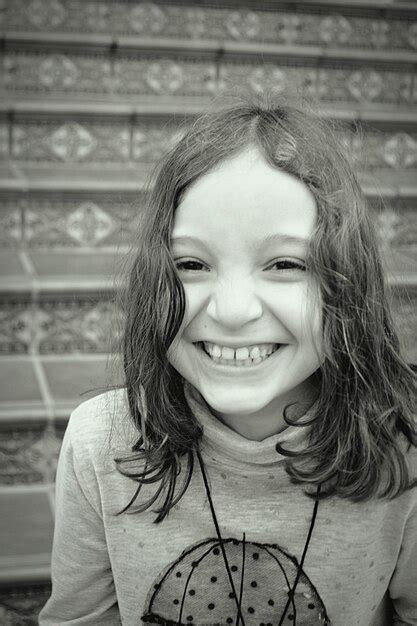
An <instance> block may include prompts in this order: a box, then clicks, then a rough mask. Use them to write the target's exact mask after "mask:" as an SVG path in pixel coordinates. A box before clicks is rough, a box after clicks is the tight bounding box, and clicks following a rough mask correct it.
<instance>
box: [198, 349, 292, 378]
mask: <svg viewBox="0 0 417 626" xmlns="http://www.w3.org/2000/svg"><path fill="white" fill-rule="evenodd" d="M271 343H272V342H271ZM275 343H277V342H275ZM287 345H288V344H281V347H280V348H278V350H275V352H273V353H272V354H271V355H270V356H269V357H268V358H267V359H265V360H264V361H262V362H261V363H258V364H257V365H250V366H246V367H245V366H241V367H236V365H225V364H224V363H215V362H214V361H213V360H212V359H211V358H210V357H209V356H208V354H206V353H205V352H204V350H203V349H202V348H200V347H199V346H198V345H196V344H193V346H194V348H195V349H196V351H197V352H198V354H199V356H200V358H201V360H202V362H203V363H204V364H205V365H207V366H209V367H210V369H211V371H215V372H217V373H220V374H225V373H226V372H227V374H228V375H230V376H238V377H241V376H250V375H251V374H254V373H256V372H262V371H263V370H264V369H266V368H267V367H268V365H269V364H272V363H273V362H275V361H276V359H278V358H279V355H280V353H281V352H282V350H283V348H285V347H286V346H287Z"/></svg>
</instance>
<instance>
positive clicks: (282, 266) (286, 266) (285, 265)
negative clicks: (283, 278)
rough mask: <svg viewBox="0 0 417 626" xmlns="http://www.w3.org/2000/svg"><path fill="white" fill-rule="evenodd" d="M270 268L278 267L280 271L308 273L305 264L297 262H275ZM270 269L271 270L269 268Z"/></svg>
mask: <svg viewBox="0 0 417 626" xmlns="http://www.w3.org/2000/svg"><path fill="white" fill-rule="evenodd" d="M269 267H272V268H274V267H276V268H277V269H278V270H284V271H285V270H301V271H302V272H305V271H306V266H305V265H304V263H301V262H300V263H297V262H296V261H289V260H288V261H287V260H283V261H275V263H273V264H272V265H270V266H269ZM267 269H269V268H267Z"/></svg>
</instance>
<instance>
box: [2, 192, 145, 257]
mask: <svg viewBox="0 0 417 626" xmlns="http://www.w3.org/2000/svg"><path fill="white" fill-rule="evenodd" d="M2 202H3V201H2V199H1V197H0V207H1V205H2ZM4 202H5V203H6V204H7V200H5V201H4ZM145 202H146V196H145V194H144V193H137V194H129V193H123V194H119V195H117V194H116V195H115V194H112V193H108V194H103V195H100V194H94V193H90V194H84V195H81V194H79V195H73V194H68V195H62V194H58V195H54V194H45V195H41V196H39V195H35V194H31V196H30V198H29V199H24V198H23V197H17V198H15V199H14V200H13V203H14V206H16V207H18V210H22V211H23V215H24V222H23V224H24V225H23V229H24V230H23V238H24V241H25V243H26V244H27V245H28V246H29V247H30V248H39V247H46V248H53V247H56V246H65V247H70V248H72V247H77V246H89V247H98V246H118V245H123V244H130V243H132V240H133V238H134V234H135V232H136V231H137V229H138V221H139V216H140V214H141V212H142V210H143V208H144V204H145ZM0 211H1V208H0ZM0 214H1V213H0Z"/></svg>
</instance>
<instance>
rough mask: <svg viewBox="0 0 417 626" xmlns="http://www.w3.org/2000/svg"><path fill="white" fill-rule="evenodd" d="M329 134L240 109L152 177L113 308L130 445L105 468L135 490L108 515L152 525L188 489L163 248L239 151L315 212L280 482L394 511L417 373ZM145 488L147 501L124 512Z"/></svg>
mask: <svg viewBox="0 0 417 626" xmlns="http://www.w3.org/2000/svg"><path fill="white" fill-rule="evenodd" d="M336 130H337V127H336V126H335V125H334V124H331V123H330V122H324V121H323V120H321V119H320V118H319V116H318V115H317V114H315V113H314V112H312V111H311V110H310V108H307V107H305V106H304V105H302V106H300V105H298V104H297V105H294V104H288V103H287V102H286V101H285V100H282V101H277V99H276V98H274V101H273V102H272V101H271V100H269V101H268V100H263V101H257V102H255V103H253V102H248V101H239V103H238V104H234V105H233V106H230V107H228V108H226V109H222V110H221V111H214V112H213V111H211V112H208V113H206V114H205V115H202V116H201V117H199V118H198V119H197V120H196V121H194V123H193V124H192V125H191V127H190V128H189V129H188V130H187V131H186V132H185V134H184V136H183V137H182V138H181V139H180V140H179V142H178V143H177V145H176V146H175V147H174V148H173V149H171V150H170V151H169V152H168V153H167V154H166V156H165V158H164V159H163V160H162V162H161V163H160V164H159V167H158V169H157V170H156V174H155V177H154V184H153V186H152V189H151V192H150V194H149V200H148V203H147V206H146V208H145V211H144V213H143V219H142V223H141V227H140V231H139V232H138V233H137V240H136V244H137V247H136V249H135V258H134V260H133V263H132V264H131V268H130V275H129V277H128V280H127V281H126V288H125V289H124V291H123V292H122V296H121V306H122V309H123V311H124V322H123V323H124V331H123V336H122V346H121V352H122V355H123V366H124V375H125V385H124V387H125V388H126V393H127V399H128V406H129V412H130V419H131V420H132V421H133V424H134V426H135V428H136V429H137V432H138V439H137V442H136V443H135V444H134V445H133V446H132V449H131V453H130V454H128V455H127V456H125V457H118V458H116V459H114V461H115V464H116V467H117V470H118V471H119V472H120V473H121V474H123V475H125V476H129V477H130V478H131V479H132V480H133V481H136V482H137V483H138V488H137V490H136V493H135V494H134V496H133V498H132V499H131V501H130V502H129V503H128V504H127V505H126V507H125V508H124V509H123V510H122V511H119V512H118V513H117V514H116V515H120V514H121V513H124V512H126V511H127V512H128V513H138V512H141V511H145V510H146V509H148V508H150V507H151V506H152V505H153V504H154V503H155V502H156V501H157V499H158V498H161V500H160V501H159V504H160V505H159V506H158V508H156V509H154V510H153V512H154V513H156V514H157V517H156V519H155V520H154V523H159V522H161V521H162V520H163V519H164V518H165V517H166V516H167V515H168V514H169V511H170V509H171V508H172V507H173V506H174V505H175V504H176V503H177V502H178V501H179V500H180V499H181V497H182V496H183V494H184V493H185V491H186V489H187V487H188V485H189V483H190V480H191V476H192V473H193V463H194V451H195V450H196V449H198V447H199V443H200V440H201V437H202V427H201V426H200V424H199V423H198V421H197V419H196V417H195V416H194V415H193V413H192V412H191V409H190V408H189V406H188V403H187V401H186V398H185V395H184V384H185V382H186V381H185V380H184V378H183V377H182V376H181V375H180V374H179V373H178V372H177V371H176V370H175V369H174V368H173V367H172V366H171V365H170V363H169V361H168V359H167V352H168V349H169V347H170V346H171V344H172V342H173V340H174V338H175V337H176V335H177V333H178V331H179V329H180V326H181V323H182V321H183V318H184V311H185V293H184V289H183V286H182V284H181V281H180V280H179V277H178V275H177V272H176V269H175V266H174V263H173V259H172V255H171V252H170V236H171V232H172V228H173V222H174V217H175V210H176V207H177V206H178V204H179V202H180V200H181V197H182V194H183V193H184V191H185V190H186V189H187V188H188V187H189V186H190V185H191V184H192V183H193V182H194V181H196V180H197V179H199V178H200V177H201V176H203V175H204V174H206V173H207V172H209V171H210V170H211V169H212V168H213V167H214V166H216V165H218V164H219V163H221V162H222V161H224V160H226V159H228V158H229V157H231V156H232V155H235V154H237V153H239V152H240V151H242V150H243V149H244V148H246V147H248V146H256V147H257V148H258V149H259V151H260V153H261V154H262V155H263V157H264V158H265V159H266V161H267V162H268V163H269V164H270V165H272V166H273V167H275V168H278V169H281V170H283V171H285V172H288V173H289V174H292V175H294V176H296V177H297V178H298V179H299V180H301V181H302V182H303V183H305V184H306V185H307V186H308V188H309V189H310V191H311V192H312V193H313V195H314V197H315V200H316V204H317V210H318V218H317V225H316V228H315V232H314V234H313V237H312V240H311V242H310V247H309V252H308V257H307V259H306V261H307V268H308V271H309V272H310V273H311V274H312V275H313V276H314V277H315V278H316V280H317V283H318V285H319V290H320V294H321V300H322V307H323V322H322V335H323V345H324V350H323V351H324V360H323V363H322V365H321V367H320V369H319V371H318V372H317V374H318V380H319V384H318V387H319V391H318V399H317V401H316V403H315V404H314V412H313V414H312V415H311V417H310V418H309V420H308V422H307V423H306V422H303V423H302V426H301V427H305V426H308V438H307V440H308V444H307V445H306V447H305V449H304V450H302V451H299V452H291V451H289V450H285V449H283V448H280V447H279V446H278V447H277V451H278V452H280V453H281V454H284V455H285V456H286V461H285V467H286V472H287V474H288V475H289V476H290V478H291V480H292V482H294V483H298V484H303V485H304V487H305V491H306V493H307V495H311V493H312V487H314V486H317V485H318V484H319V483H320V484H321V485H322V489H321V497H322V498H327V497H329V496H331V495H333V494H336V495H338V496H339V497H342V498H349V499H351V500H353V501H359V500H366V499H370V498H372V497H373V496H378V497H388V498H394V497H396V496H397V495H399V494H400V493H402V492H404V491H405V490H406V489H408V488H410V487H411V486H412V485H413V484H414V483H412V482H411V481H410V475H409V474H410V472H409V468H408V466H407V461H406V449H408V448H409V447H410V446H411V445H414V446H415V445H416V443H417V435H416V429H415V422H414V419H413V407H414V397H415V379H416V374H415V373H414V371H413V369H412V368H411V367H410V366H409V365H408V364H407V363H406V361H405V360H404V358H403V356H402V355H401V352H400V345H399V340H398V337H397V333H396V330H395V327H394V323H393V319H392V315H391V311H390V304H389V302H390V298H389V294H387V288H386V284H385V280H384V271H383V266H382V262H381V259H380V255H379V251H378V247H377V240H376V235H375V233H374V230H373V227H372V221H371V218H370V215H369V211H368V209H367V207H366V204H365V200H364V197H363V195H362V192H361V189H360V187H359V184H358V182H357V180H356V178H355V176H354V174H353V171H352V168H351V166H350V164H349V162H348V159H347V158H346V156H345V155H344V153H343V148H342V147H341V145H340V140H339V139H338V137H337V132H336ZM284 417H285V420H286V422H287V423H288V424H293V423H294V422H292V421H291V420H290V419H289V417H288V415H287V413H286V412H285V413H284ZM295 425H297V422H295ZM298 425H300V423H298ZM125 466H127V467H125ZM129 467H130V470H129ZM181 473H182V483H181V485H180V486H179V488H177V479H178V477H179V476H180V474H181ZM149 484H155V486H156V488H155V492H154V493H153V495H152V497H150V498H148V500H146V501H145V502H143V503H142V504H141V505H140V506H138V507H136V509H135V510H129V509H130V508H131V505H132V504H133V502H134V501H135V500H136V498H137V497H138V495H139V492H140V490H141V488H142V486H143V485H149Z"/></svg>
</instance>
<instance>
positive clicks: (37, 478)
mask: <svg viewBox="0 0 417 626" xmlns="http://www.w3.org/2000/svg"><path fill="white" fill-rule="evenodd" d="M0 435H1V437H0V439H1V443H0V484H1V485H17V484H21V485H23V484H34V483H41V482H43V481H44V480H45V479H46V475H47V469H48V466H49V465H50V463H49V462H48V459H47V457H48V455H49V454H51V450H50V447H51V446H50V440H51V437H49V438H46V437H45V425H44V424H39V423H37V424H34V423H32V424H27V425H26V426H23V425H19V427H11V426H9V427H7V426H4V427H3V426H2V427H1V429H0ZM46 442H48V444H49V445H48V453H47V452H46ZM56 447H57V446H55V451H56Z"/></svg>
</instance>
